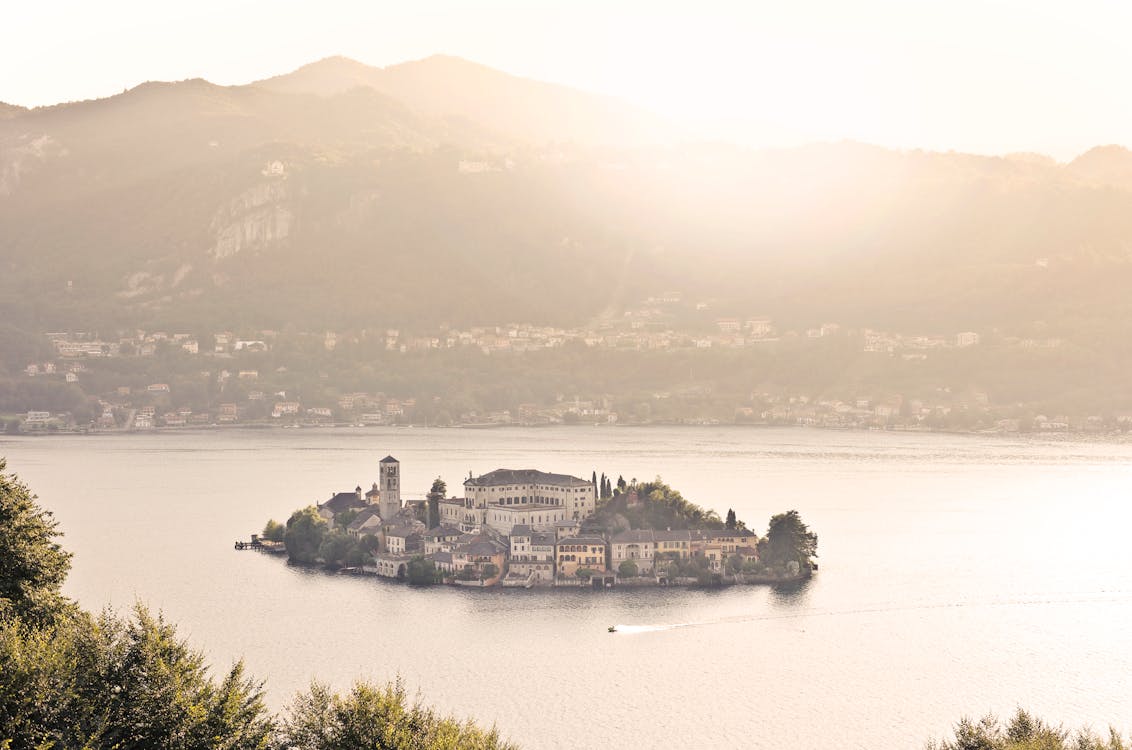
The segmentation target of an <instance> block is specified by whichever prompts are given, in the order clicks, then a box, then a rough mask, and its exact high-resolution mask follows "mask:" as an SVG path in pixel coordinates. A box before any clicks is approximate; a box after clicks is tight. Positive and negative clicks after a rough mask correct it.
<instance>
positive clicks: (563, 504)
mask: <svg viewBox="0 0 1132 750" xmlns="http://www.w3.org/2000/svg"><path fill="white" fill-rule="evenodd" d="M596 505H597V493H596V491H595V489H594V486H593V484H592V483H590V482H588V481H586V480H585V479H580V478H578V477H572V476H568V475H566V474H550V473H548V472H545V471H538V470H535V469H496V470H495V471H492V472H489V473H487V474H483V475H481V476H478V477H469V478H468V479H467V480H466V481H465V482H464V497H463V498H455V499H451V500H446V501H443V502H441V504H440V521H441V523H444V524H450V525H452V526H457V527H459V528H460V529H461V530H462V531H464V532H467V533H476V532H479V531H480V530H481V528H482V527H483V526H485V525H486V526H489V527H491V528H492V529H495V530H496V531H498V532H499V533H501V534H504V535H510V534H511V529H512V528H514V527H515V526H528V527H530V528H531V529H532V530H534V531H553V530H554V527H555V524H557V523H559V522H561V521H569V520H581V519H583V518H587V517H589V516H591V515H593V513H594V510H595V507H596Z"/></svg>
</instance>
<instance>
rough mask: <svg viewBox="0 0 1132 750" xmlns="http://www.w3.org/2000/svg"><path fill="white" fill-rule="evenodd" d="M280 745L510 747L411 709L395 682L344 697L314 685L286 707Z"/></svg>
mask: <svg viewBox="0 0 1132 750" xmlns="http://www.w3.org/2000/svg"><path fill="white" fill-rule="evenodd" d="M280 744H281V746H282V747H294V748H305V749H307V750H418V749H421V750H425V749H427V750H505V749H506V748H513V747H514V746H513V745H511V744H509V743H506V742H504V741H503V740H501V739H500V737H499V733H498V732H496V731H495V730H494V729H491V730H487V731H485V730H483V729H480V728H478V727H476V726H475V725H474V724H471V723H460V722H458V721H456V720H455V719H452V718H446V717H441V716H438V715H437V714H436V713H435V712H433V711H432V710H430V709H427V708H424V707H422V706H421V705H420V704H419V703H413V704H412V705H410V703H409V701H408V699H407V698H406V695H405V688H404V685H403V684H402V683H401V682H400V681H399V680H398V681H397V682H395V683H390V684H387V685H385V686H384V687H375V686H373V685H367V684H364V683H358V684H356V685H354V688H353V689H352V690H351V691H350V692H349V694H347V695H346V696H339V695H335V694H333V693H331V692H330V690H329V688H327V687H326V686H325V685H321V684H319V683H314V684H312V685H311V688H310V690H309V691H308V692H306V693H303V694H300V695H299V696H298V697H296V698H295V700H294V701H293V702H292V703H291V705H290V707H289V708H288V712H287V717H286V718H285V719H284V720H283V722H282V724H281V727H280Z"/></svg>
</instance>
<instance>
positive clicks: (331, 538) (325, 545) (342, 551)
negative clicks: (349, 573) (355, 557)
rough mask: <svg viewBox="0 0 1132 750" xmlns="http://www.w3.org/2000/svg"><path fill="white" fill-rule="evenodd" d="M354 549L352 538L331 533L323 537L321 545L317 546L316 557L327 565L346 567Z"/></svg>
mask: <svg viewBox="0 0 1132 750" xmlns="http://www.w3.org/2000/svg"><path fill="white" fill-rule="evenodd" d="M356 547H357V543H356V542H355V541H354V539H353V538H352V537H350V536H349V535H347V534H343V533H342V532H340V531H333V532H330V533H328V534H326V535H324V536H323V538H322V543H321V544H319V545H318V557H319V558H320V559H321V560H322V561H323V562H325V563H326V564H327V565H332V566H340V565H348V564H349V563H350V558H351V556H352V555H351V553H352V552H353V551H354V549H355V548H356Z"/></svg>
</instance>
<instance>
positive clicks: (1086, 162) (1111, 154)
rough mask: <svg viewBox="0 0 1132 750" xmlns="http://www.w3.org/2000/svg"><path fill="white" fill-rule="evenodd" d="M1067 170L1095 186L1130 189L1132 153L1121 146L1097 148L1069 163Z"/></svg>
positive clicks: (1131, 185)
mask: <svg viewBox="0 0 1132 750" xmlns="http://www.w3.org/2000/svg"><path fill="white" fill-rule="evenodd" d="M1068 170H1069V172H1071V173H1072V174H1073V175H1075V176H1077V177H1079V178H1080V179H1082V180H1086V181H1089V182H1093V183H1096V184H1100V185H1113V186H1119V187H1124V188H1132V151H1129V150H1128V149H1126V148H1124V147H1123V146H1116V145H1110V146H1097V147H1096V148H1092V149H1089V150H1088V151H1086V152H1085V153H1083V154H1081V155H1080V156H1078V157H1077V158H1076V159H1074V160H1073V161H1071V162H1070V163H1069V166H1068Z"/></svg>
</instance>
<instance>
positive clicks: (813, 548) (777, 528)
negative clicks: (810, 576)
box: [759, 510, 818, 569]
mask: <svg viewBox="0 0 1132 750" xmlns="http://www.w3.org/2000/svg"><path fill="white" fill-rule="evenodd" d="M764 542H765V543H764V544H760V550H759V552H760V554H759V557H760V558H761V559H762V560H763V561H764V562H765V563H766V564H768V565H770V566H772V567H774V566H785V565H786V564H787V563H789V562H791V561H796V562H797V563H798V565H799V566H801V567H802V568H803V569H805V568H807V567H808V566H809V564H810V558H812V557H817V554H818V553H817V548H818V536H817V534H814V533H813V532H811V531H810V529H809V527H808V526H806V524H805V523H803V522H802V518H801V516H799V515H798V511H796V510H790V511H787V512H785V513H779V514H778V515H776V516H773V517H771V519H770V525H769V526H768V527H767V532H766V539H765V540H764Z"/></svg>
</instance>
